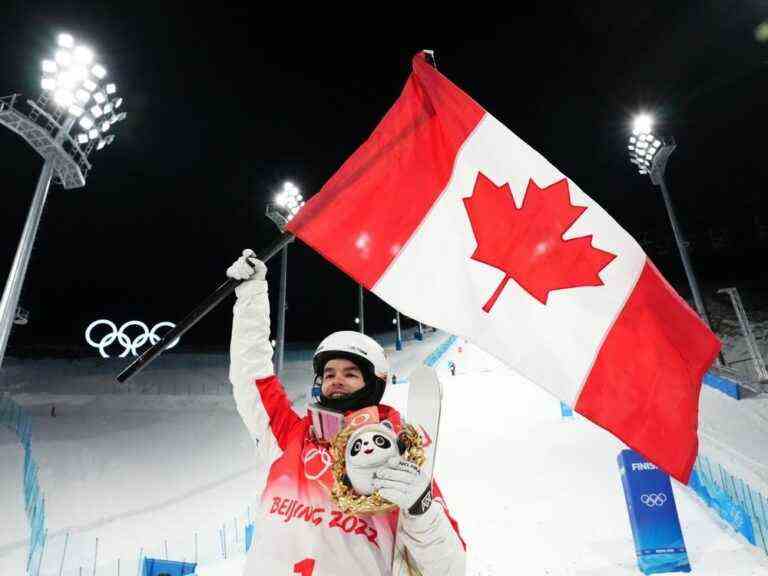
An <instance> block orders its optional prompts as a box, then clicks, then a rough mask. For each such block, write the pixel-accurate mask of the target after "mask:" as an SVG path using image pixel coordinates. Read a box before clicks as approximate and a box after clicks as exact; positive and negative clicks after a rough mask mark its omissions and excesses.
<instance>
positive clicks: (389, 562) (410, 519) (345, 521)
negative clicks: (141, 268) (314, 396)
mask: <svg viewBox="0 0 768 576" xmlns="http://www.w3.org/2000/svg"><path fill="white" fill-rule="evenodd" d="M238 293H239V297H238V300H237V302H236V304H235V308H234V321H233V325H232V342H231V348H230V354H231V359H230V360H231V365H230V372H229V377H230V380H231V382H232V386H233V390H234V396H235V402H236V404H237V409H238V411H239V413H240V416H241V417H242V419H243V422H245V425H246V426H247V428H248V430H249V432H250V434H251V437H252V438H253V440H254V442H255V443H256V446H257V453H258V456H259V458H260V461H261V462H262V463H263V465H264V466H265V467H269V473H268V476H267V481H266V486H265V487H264V490H263V492H262V499H261V504H260V508H259V512H258V514H259V519H258V521H257V523H256V530H255V534H254V540H253V543H252V545H251V549H250V551H249V554H248V559H247V561H246V567H245V576H257V575H259V576H261V575H275V576H277V575H280V576H283V575H285V576H289V575H294V574H300V575H302V576H309V575H312V576H364V575H371V576H374V575H375V576H385V575H386V576H406V575H416V574H421V575H423V576H438V575H439V576H444V575H446V576H454V575H455V576H458V575H463V574H464V573H465V562H466V558H465V556H466V554H465V547H464V543H463V541H462V540H461V537H460V535H459V532H458V526H457V525H456V523H455V521H453V519H452V518H451V517H450V515H449V514H448V510H447V507H446V505H445V502H444V500H443V498H442V496H441V494H440V490H439V488H438V487H437V485H436V484H435V483H433V495H434V500H433V504H432V506H431V507H430V509H429V510H428V511H427V512H426V513H425V514H423V515H422V516H410V515H408V514H407V513H405V512H403V513H398V511H395V512H392V513H389V514H381V515H377V516H371V517H368V516H367V517H356V516H351V515H344V514H342V513H341V512H340V511H339V510H337V509H336V508H335V506H334V504H333V502H332V501H331V499H330V492H329V489H330V486H332V484H333V475H332V473H331V469H330V468H331V457H330V454H329V453H328V451H327V450H326V448H324V447H322V446H320V445H318V444H317V443H316V442H315V440H314V438H313V436H312V435H311V434H310V419H309V417H307V416H305V417H303V418H301V417H299V416H298V415H297V414H296V412H294V410H293V408H292V407H291V403H290V401H289V400H288V398H287V396H286V394H285V391H284V389H283V386H282V384H281V383H280V381H279V380H278V378H277V377H276V376H275V375H274V370H273V367H272V347H271V345H270V343H269V301H268V299H267V283H266V282H265V281H263V280H251V281H249V282H247V283H244V284H242V285H241V286H240V287H239V288H238ZM379 411H380V414H381V415H382V416H383V417H386V418H390V419H399V415H398V414H397V412H396V411H395V410H394V409H392V408H389V407H387V406H383V405H382V406H379Z"/></svg>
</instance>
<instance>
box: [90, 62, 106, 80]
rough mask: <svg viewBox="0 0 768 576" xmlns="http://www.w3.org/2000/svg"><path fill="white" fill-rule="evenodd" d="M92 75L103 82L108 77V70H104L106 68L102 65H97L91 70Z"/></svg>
mask: <svg viewBox="0 0 768 576" xmlns="http://www.w3.org/2000/svg"><path fill="white" fill-rule="evenodd" d="M91 74H93V75H94V76H96V78H98V79H99V80H101V79H103V78H104V77H105V76H106V75H107V69H106V68H104V66H102V65H101V64H96V65H95V66H94V67H93V68H91Z"/></svg>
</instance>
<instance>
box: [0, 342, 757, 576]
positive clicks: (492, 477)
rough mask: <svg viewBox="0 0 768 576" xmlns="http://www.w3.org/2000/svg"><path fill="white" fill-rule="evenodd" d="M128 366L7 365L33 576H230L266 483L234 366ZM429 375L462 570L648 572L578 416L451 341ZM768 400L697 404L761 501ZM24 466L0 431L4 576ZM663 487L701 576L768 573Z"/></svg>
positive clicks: (165, 360) (21, 562) (598, 434)
mask: <svg viewBox="0 0 768 576" xmlns="http://www.w3.org/2000/svg"><path fill="white" fill-rule="evenodd" d="M446 337H447V336H446V335H445V334H441V333H439V332H438V333H430V334H428V335H427V337H426V338H425V340H424V341H423V342H417V341H409V342H407V344H406V346H405V349H404V350H403V351H399V352H398V351H394V350H393V349H392V348H391V347H390V348H389V349H388V354H389V356H390V358H391V361H392V365H393V372H394V373H395V374H396V375H397V376H398V382H399V383H398V384H395V385H390V386H389V387H388V391H387V395H386V396H385V402H387V403H390V404H392V405H394V406H395V407H397V408H399V409H400V410H402V411H403V412H405V413H407V406H406V399H407V394H408V386H409V383H408V381H407V376H408V374H409V373H410V372H411V371H412V370H413V369H414V368H415V367H416V366H418V365H419V364H420V363H422V362H423V361H424V358H425V357H427V356H428V355H429V353H430V352H432V350H434V349H435V348H436V347H437V346H438V345H439V344H440V343H441V342H443V341H444V340H445V338H446ZM448 362H454V363H455V366H456V375H455V376H452V375H451V373H450V371H449V370H448V367H447V366H448ZM125 364H126V363H125V361H124V360H122V361H115V360H111V361H108V360H103V359H101V358H98V359H88V360H77V361H71V360H37V361H29V360H27V361H23V362H22V361H12V362H11V363H10V365H9V367H8V371H7V373H6V377H7V378H9V377H13V378H15V379H16V380H17V382H19V383H20V384H19V387H18V388H17V389H16V390H15V393H14V395H13V400H14V401H15V402H17V403H19V404H21V405H22V406H23V407H24V408H25V410H27V411H28V412H29V413H30V414H31V415H32V418H33V442H32V454H33V457H34V458H35V460H36V461H37V463H38V465H39V466H40V473H39V482H40V486H41V489H42V491H43V493H44V495H45V505H46V515H47V518H46V526H47V529H48V540H47V545H46V548H45V552H44V556H43V560H42V569H41V574H43V575H46V576H48V575H50V576H54V575H55V576H81V575H89V576H91V575H94V574H95V575H96V576H114V575H118V576H119V575H120V574H122V575H129V576H135V575H138V574H139V559H140V557H142V556H146V557H155V558H166V557H167V558H169V559H172V560H179V561H182V560H183V561H187V562H189V561H195V560H197V561H198V563H199V566H198V574H199V575H200V576H230V575H239V574H240V573H241V572H242V565H243V562H244V526H245V525H246V524H247V523H248V522H249V520H253V519H254V516H255V513H254V511H255V510H256V505H257V502H258V497H259V490H260V487H261V483H262V482H263V474H264V472H265V470H264V469H263V467H260V466H259V462H257V461H256V460H255V451H254V449H253V445H252V443H251V440H250V438H249V436H248V434H247V432H246V429H245V427H244V426H243V425H242V423H241V422H240V419H239V417H238V415H237V412H236V411H235V407H234V402H233V399H232V397H231V395H230V390H229V387H228V384H227V358H226V356H225V355H223V354H221V355H215V354H207V355H202V354H201V355H196V356H191V355H187V354H183V353H168V354H166V355H165V356H164V357H161V358H160V359H159V360H157V362H156V363H155V365H153V366H152V367H151V368H150V369H148V370H147V371H146V373H142V374H141V375H140V376H138V377H137V378H136V379H135V381H132V383H131V386H130V387H120V386H117V385H115V384H114V376H115V375H116V374H117V373H118V372H119V371H120V370H121V369H122V368H123V367H124V366H125ZM437 369H438V373H439V375H440V378H441V381H442V382H443V385H444V388H445V394H446V413H445V417H444V419H443V428H442V432H441V437H440V440H439V453H438V458H437V462H436V476H437V478H438V481H439V483H440V484H441V488H442V490H443V493H444V495H445V497H446V500H447V502H448V505H449V507H450V508H451V511H452V514H453V515H454V516H455V518H456V519H457V520H458V522H459V525H460V529H461V532H462V535H463V537H464V539H465V541H466V542H467V545H468V571H467V573H468V574H471V575H478V576H479V575H484V576H490V575H509V574H526V575H538V574H542V575H545V574H546V575H552V576H559V575H562V576H566V575H568V576H571V575H573V576H575V575H580V576H581V575H592V576H602V575H621V574H640V572H639V570H638V569H637V567H636V560H635V553H634V544H633V540H632V534H631V530H630V525H629V520H628V515H627V509H626V505H625V502H624V496H623V493H622V488H621V482H620V477H619V471H618V466H617V463H616V457H617V455H618V453H619V452H620V450H621V449H623V448H624V446H623V444H622V443H621V442H620V441H618V440H617V439H615V438H614V437H613V436H611V435H610V434H608V433H607V432H605V431H603V430H601V429H600V428H598V427H596V426H595V425H593V424H591V423H590V422H588V421H587V420H585V419H583V418H581V417H579V416H575V417H573V418H563V417H562V416H561V413H560V403H559V401H558V400H556V399H555V398H553V397H551V396H549V395H548V394H547V393H546V392H544V391H543V390H542V389H541V388H538V387H537V386H534V385H533V384H531V383H530V382H528V381H526V380H525V379H524V378H521V377H520V376H519V375H516V374H515V373H513V372H511V371H509V370H508V369H506V368H505V367H503V366H502V365H501V364H499V363H498V362H497V361H495V360H494V359H493V358H490V357H488V356H487V355H485V354H484V353H482V352H481V351H479V350H477V349H476V348H474V347H473V346H471V345H468V344H466V343H464V342H462V341H461V340H459V341H458V342H457V343H456V344H455V345H454V346H453V347H452V348H450V349H449V350H448V352H447V353H446V354H445V355H444V356H443V357H442V358H441V359H440V361H439V363H438V365H437ZM310 379H311V370H310V366H309V363H308V362H289V363H288V364H287V366H286V370H285V372H284V383H285V386H286V389H287V391H288V393H289V397H290V398H291V399H292V400H293V401H294V406H295V407H296V408H297V410H300V411H303V409H304V406H305V404H306V392H307V389H308V385H309V382H310ZM763 402H764V401H763V400H761V399H759V398H751V399H748V400H746V401H740V402H737V401H735V400H732V399H730V398H728V397H726V396H724V395H722V394H721V393H719V392H717V391H714V390H712V389H709V388H704V389H703V393H702V402H701V412H702V414H701V424H702V445H703V446H704V447H705V448H706V449H707V450H710V449H711V450H712V453H713V454H714V453H715V452H716V453H717V457H718V458H719V461H721V462H722V463H723V464H724V465H725V464H727V465H729V466H736V467H737V470H733V472H734V473H737V472H738V473H740V474H741V476H742V477H743V478H744V479H745V480H749V481H751V482H754V485H755V486H759V487H761V488H762V487H763V486H768V473H766V471H765V462H768V454H766V453H765V450H766V448H765V447H766V446H768V442H766V441H765V440H766V439H768V410H766V409H765V406H763V405H762V404H761V403H763ZM54 404H55V406H56V416H55V417H52V416H51V406H52V405H54ZM713 457H714V456H713ZM23 459H24V450H23V448H22V447H21V445H20V444H19V442H18V440H17V438H16V436H15V435H14V433H13V432H12V431H11V430H9V429H7V428H0V462H1V463H2V465H1V466H0V486H1V487H2V490H0V511H2V515H1V516H0V575H2V576H5V575H16V574H19V575H20V574H23V573H24V569H25V566H26V560H27V554H28V538H29V528H28V524H27V520H26V517H25V514H24V502H23V489H22V470H23ZM723 460H725V461H723ZM673 484H674V491H675V497H676V501H677V506H678V511H679V514H680V520H681V524H682V527H683V533H684V537H685V542H686V545H687V549H688V555H689V558H690V561H691V566H692V568H693V573H694V574H701V575H711V576H714V575H726V574H727V575H728V576H741V575H744V576H746V575H768V558H766V556H765V555H764V554H763V553H762V552H761V551H760V550H759V549H758V548H756V547H754V546H752V545H751V544H749V543H748V542H747V541H746V540H745V539H744V538H742V537H741V536H740V535H738V534H736V533H735V532H734V531H733V530H732V529H731V528H730V527H729V526H727V525H726V524H725V523H723V522H722V521H721V520H720V519H719V517H717V515H716V514H715V513H713V512H712V511H711V510H710V509H708V508H707V507H706V506H705V505H704V504H703V503H702V502H701V501H700V500H699V499H698V497H697V496H696V495H695V494H693V492H692V491H690V490H689V489H688V488H687V487H684V486H681V485H680V484H678V483H676V482H674V481H673ZM255 529H256V530H258V523H256V526H255ZM97 539H98V540H97ZM225 553H226V558H225V557H224V556H225Z"/></svg>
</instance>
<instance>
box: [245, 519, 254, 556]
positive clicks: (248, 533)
mask: <svg viewBox="0 0 768 576" xmlns="http://www.w3.org/2000/svg"><path fill="white" fill-rule="evenodd" d="M252 543H253V524H248V525H246V527H245V551H246V552H248V550H250V549H251V544H252Z"/></svg>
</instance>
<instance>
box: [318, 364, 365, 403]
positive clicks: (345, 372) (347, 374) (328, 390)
mask: <svg viewBox="0 0 768 576" xmlns="http://www.w3.org/2000/svg"><path fill="white" fill-rule="evenodd" d="M363 386H365V380H363V373H362V372H360V368H358V367H357V365H356V364H355V363H354V362H351V361H350V360H345V359H342V358H338V359H335V360H329V361H328V362H326V364H325V368H324V369H323V386H322V389H323V396H325V397H326V398H343V397H344V396H347V395H349V394H352V392H357V391H358V390H360V389H361V388H362V387H363Z"/></svg>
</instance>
